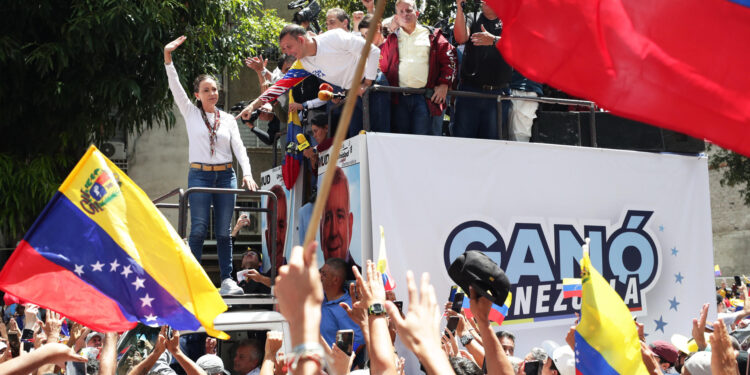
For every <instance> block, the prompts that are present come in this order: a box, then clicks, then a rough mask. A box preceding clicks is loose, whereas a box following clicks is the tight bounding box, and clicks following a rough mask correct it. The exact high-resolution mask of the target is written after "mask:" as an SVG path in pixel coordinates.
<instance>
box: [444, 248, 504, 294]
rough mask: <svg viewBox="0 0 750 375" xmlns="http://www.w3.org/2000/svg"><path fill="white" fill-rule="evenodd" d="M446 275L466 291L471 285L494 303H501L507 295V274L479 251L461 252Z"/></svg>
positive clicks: (467, 291)
mask: <svg viewBox="0 0 750 375" xmlns="http://www.w3.org/2000/svg"><path fill="white" fill-rule="evenodd" d="M448 275H449V276H450V278H451V279H453V281H454V282H455V283H456V284H458V286H460V287H461V289H463V290H464V291H465V292H466V293H469V286H471V287H473V288H474V290H476V291H477V292H478V293H480V294H481V295H482V296H484V297H486V298H487V299H489V300H490V301H492V303H494V304H497V305H502V304H503V303H505V298H506V297H508V291H509V290H510V281H508V276H506V275H505V272H503V270H502V269H501V268H500V266H498V265H497V263H495V262H493V261H492V259H490V257H488V256H487V255H485V254H484V253H483V252H481V251H476V250H469V251H467V252H465V253H463V254H461V256H459V257H458V258H456V260H454V261H453V264H451V266H450V268H449V269H448Z"/></svg>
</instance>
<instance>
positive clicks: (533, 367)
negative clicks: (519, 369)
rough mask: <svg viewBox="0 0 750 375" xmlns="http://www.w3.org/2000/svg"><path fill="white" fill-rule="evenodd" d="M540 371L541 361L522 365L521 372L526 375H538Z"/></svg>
mask: <svg viewBox="0 0 750 375" xmlns="http://www.w3.org/2000/svg"><path fill="white" fill-rule="evenodd" d="M541 369H542V361H529V362H526V363H524V364H523V371H524V373H525V374H526V375H539V374H540V370H541Z"/></svg>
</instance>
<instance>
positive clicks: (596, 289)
mask: <svg viewBox="0 0 750 375" xmlns="http://www.w3.org/2000/svg"><path fill="white" fill-rule="evenodd" d="M581 266H582V268H587V269H588V271H589V275H590V276H589V277H583V298H582V299H581V302H582V304H581V321H580V323H579V324H578V329H577V331H578V333H579V334H580V335H581V336H582V337H584V338H585V339H586V342H588V343H589V345H590V346H591V347H592V348H594V349H595V350H596V351H598V352H599V353H600V354H601V356H602V357H603V358H604V359H605V360H606V361H607V363H609V364H610V366H612V368H613V369H615V370H616V371H617V372H618V373H620V374H648V371H647V370H646V367H645V365H644V364H643V359H642V357H641V344H640V340H639V339H638V330H637V328H636V326H635V324H634V323H633V317H632V316H631V315H630V310H628V307H627V306H626V305H625V303H624V302H623V301H622V299H621V298H620V296H619V295H618V294H617V293H616V292H615V291H614V290H613V289H612V288H611V287H610V285H609V284H608V283H607V282H606V281H605V280H604V278H603V277H602V276H601V275H600V274H599V273H598V272H597V271H596V270H595V269H594V268H593V267H592V266H591V260H590V259H589V258H588V256H584V258H583V261H582V265H581Z"/></svg>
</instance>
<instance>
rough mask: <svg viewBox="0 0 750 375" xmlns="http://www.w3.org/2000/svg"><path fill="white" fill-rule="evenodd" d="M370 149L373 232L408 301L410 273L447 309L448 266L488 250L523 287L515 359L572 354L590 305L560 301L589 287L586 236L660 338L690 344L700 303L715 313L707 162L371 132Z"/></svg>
mask: <svg viewBox="0 0 750 375" xmlns="http://www.w3.org/2000/svg"><path fill="white" fill-rule="evenodd" d="M367 149H368V158H367V159H368V163H369V172H370V173H369V177H370V189H371V202H372V204H371V205H372V224H371V233H379V231H378V226H379V225H382V226H384V227H385V233H386V241H387V248H388V257H389V259H388V261H389V265H390V269H391V272H392V274H393V277H394V278H395V279H396V281H397V283H398V288H397V297H398V298H399V299H404V300H407V299H408V298H407V292H406V283H405V275H406V271H407V270H408V269H411V270H413V271H414V272H415V275H416V276H417V277H419V275H420V274H421V273H422V272H429V273H430V275H431V280H432V283H433V285H435V288H436V290H437V293H438V296H437V297H438V300H439V301H446V300H447V298H448V293H449V290H450V286H451V285H452V284H453V282H452V281H451V280H450V278H449V277H448V273H447V267H448V266H449V265H450V263H451V262H452V261H453V260H454V259H455V258H456V257H457V256H459V255H460V254H462V253H463V252H464V251H466V250H481V251H484V252H486V254H487V255H489V256H490V257H491V258H492V259H493V260H495V261H496V262H497V263H498V264H500V265H501V267H502V268H503V269H504V270H505V271H506V274H507V275H508V277H509V278H510V281H511V284H512V287H511V292H512V293H513V301H512V304H511V306H510V309H509V313H508V316H507V317H506V320H505V323H504V324H503V326H502V329H503V330H508V331H511V332H512V333H514V334H516V336H517V340H516V347H517V350H516V353H517V355H518V356H523V355H524V354H525V353H526V351H527V350H528V349H530V348H531V347H534V346H540V345H541V342H542V341H543V340H547V339H550V340H553V341H555V342H557V343H558V344H564V338H565V334H566V333H567V330H568V327H569V326H570V325H571V324H572V323H573V321H574V312H575V311H578V308H579V307H580V300H579V299H578V298H572V299H563V298H562V278H564V277H579V273H580V266H579V264H578V260H579V259H580V258H581V247H580V245H581V243H582V242H583V238H585V237H590V238H591V241H592V242H591V258H592V262H593V264H594V266H595V267H596V268H597V269H598V270H599V272H600V273H602V274H603V275H604V277H605V278H606V279H607V280H610V282H611V284H612V285H613V286H614V287H615V289H616V290H617V291H618V292H619V293H620V295H621V296H622V297H623V298H624V300H625V302H626V303H627V304H628V306H629V307H630V309H631V311H632V312H633V315H634V316H635V317H637V319H638V321H639V322H641V323H643V324H645V332H646V334H648V335H649V336H648V340H649V341H652V340H657V339H665V340H667V341H668V340H669V338H670V337H671V335H672V334H673V333H680V334H682V335H686V336H690V329H691V322H692V320H691V319H692V318H693V317H695V316H697V313H698V310H699V308H700V306H701V305H702V304H703V303H706V302H710V303H711V306H712V307H711V308H712V313H711V314H712V315H713V316H715V314H716V307H715V299H714V297H713V295H714V290H713V248H712V241H711V239H712V235H711V212H710V202H709V191H708V168H707V164H706V158H705V157H695V156H678V155H664V154H653V153H645V152H631V151H617V150H604V149H594V148H582V147H569V146H556V145H542V144H528V143H514V142H498V141H484V140H476V139H458V138H448V137H419V136H402V135H395V134H372V133H371V134H368V135H367ZM375 238H377V237H375ZM375 245H376V246H377V244H375ZM367 256H368V257H371V256H372V254H367ZM405 302H407V301H405ZM623 323H624V324H626V323H628V322H623ZM498 329H499V328H498Z"/></svg>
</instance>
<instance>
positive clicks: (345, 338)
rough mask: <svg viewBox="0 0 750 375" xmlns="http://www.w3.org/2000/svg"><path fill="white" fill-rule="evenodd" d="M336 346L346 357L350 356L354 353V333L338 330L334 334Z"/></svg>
mask: <svg viewBox="0 0 750 375" xmlns="http://www.w3.org/2000/svg"><path fill="white" fill-rule="evenodd" d="M336 346H338V347H339V349H341V351H342V352H344V353H346V355H352V352H353V351H354V331H353V330H351V329H340V330H338V332H336Z"/></svg>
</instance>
